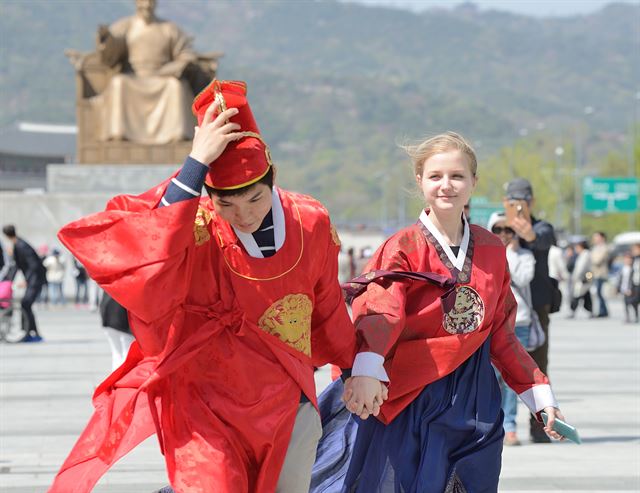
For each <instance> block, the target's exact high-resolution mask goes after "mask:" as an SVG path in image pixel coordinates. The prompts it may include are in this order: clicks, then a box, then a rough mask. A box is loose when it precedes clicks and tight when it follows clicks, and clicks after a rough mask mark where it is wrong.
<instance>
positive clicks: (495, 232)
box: [491, 226, 516, 235]
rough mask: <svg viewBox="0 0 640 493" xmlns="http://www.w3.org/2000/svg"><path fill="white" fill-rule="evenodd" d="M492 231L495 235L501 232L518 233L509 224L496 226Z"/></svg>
mask: <svg viewBox="0 0 640 493" xmlns="http://www.w3.org/2000/svg"><path fill="white" fill-rule="evenodd" d="M491 232H492V233H493V234H494V235H499V234H500V233H507V234H510V235H514V234H516V232H515V231H514V230H513V229H511V228H510V227H509V226H505V227H504V228H503V227H502V226H494V227H493V228H491Z"/></svg>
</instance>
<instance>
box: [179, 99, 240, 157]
mask: <svg viewBox="0 0 640 493" xmlns="http://www.w3.org/2000/svg"><path fill="white" fill-rule="evenodd" d="M217 109H218V105H217V104H216V103H212V104H211V105H210V106H209V108H207V111H206V112H205V114H204V118H203V119H202V123H201V125H200V126H199V127H196V128H195V136H194V137H193V145H192V147H191V153H189V156H191V157H192V158H193V159H195V160H197V161H200V162H201V163H203V164H206V165H209V164H211V163H212V162H214V161H215V160H216V159H218V157H220V155H221V154H222V153H223V152H224V150H225V149H226V147H227V145H228V144H229V142H233V141H234V140H238V139H240V138H242V132H236V130H240V125H238V124H237V123H231V122H230V121H229V119H230V118H231V117H232V116H234V115H237V114H238V109H237V108H229V109H228V110H225V111H222V112H221V113H220V114H219V115H218V116H217V117H215V119H214V118H213V115H214V113H215V112H216V110H217Z"/></svg>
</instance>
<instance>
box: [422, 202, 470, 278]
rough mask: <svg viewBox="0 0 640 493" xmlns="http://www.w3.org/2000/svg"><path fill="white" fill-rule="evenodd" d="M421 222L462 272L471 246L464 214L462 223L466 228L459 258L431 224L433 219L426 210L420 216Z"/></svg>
mask: <svg viewBox="0 0 640 493" xmlns="http://www.w3.org/2000/svg"><path fill="white" fill-rule="evenodd" d="M420 222H422V224H424V226H425V227H426V228H427V229H428V230H429V232H430V233H431V234H432V235H433V237H434V238H435V239H436V241H437V242H438V243H440V246H442V249H443V250H444V253H445V254H446V255H447V257H448V258H449V260H450V261H451V263H452V264H453V266H454V267H455V268H456V269H458V270H459V271H461V270H462V267H463V266H464V261H465V260H466V258H467V248H468V246H469V223H468V222H467V219H466V218H465V217H464V214H463V215H462V223H463V228H464V229H463V233H462V242H461V243H460V250H458V256H457V257H456V256H455V255H454V254H453V250H451V247H450V246H449V244H448V243H447V242H446V241H445V240H444V237H443V236H442V234H441V233H440V231H438V228H436V226H435V225H434V224H433V222H431V219H429V216H428V215H427V211H426V210H423V211H422V213H421V214H420Z"/></svg>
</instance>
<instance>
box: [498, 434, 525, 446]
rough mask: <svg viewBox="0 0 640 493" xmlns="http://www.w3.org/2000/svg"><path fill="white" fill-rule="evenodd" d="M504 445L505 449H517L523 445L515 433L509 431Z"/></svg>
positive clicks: (505, 435) (505, 436)
mask: <svg viewBox="0 0 640 493" xmlns="http://www.w3.org/2000/svg"><path fill="white" fill-rule="evenodd" d="M502 443H503V444H504V445H505V447H517V446H518V445H521V443H520V440H518V436H517V435H516V432H515V431H507V432H506V433H505V434H504V440H503V442H502Z"/></svg>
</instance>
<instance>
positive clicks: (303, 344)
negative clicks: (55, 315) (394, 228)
mask: <svg viewBox="0 0 640 493" xmlns="http://www.w3.org/2000/svg"><path fill="white" fill-rule="evenodd" d="M165 190H166V183H165V184H162V185H160V186H158V187H156V188H154V189H152V190H150V191H149V192H147V193H145V194H143V195H140V196H120V197H116V198H114V199H113V200H111V201H110V202H109V204H108V206H107V209H106V211H104V212H102V213H98V214H95V215H92V216H89V217H86V218H84V219H81V220H79V221H76V222H74V223H71V224H69V225H67V226H65V227H64V228H63V229H62V230H61V231H60V234H59V237H60V239H61V241H62V242H63V243H64V244H65V245H66V246H67V248H69V250H70V251H71V252H72V253H73V254H74V255H75V256H76V257H77V258H78V260H79V261H80V262H81V263H82V264H83V265H85V266H86V267H87V270H88V272H89V274H90V275H91V277H92V278H93V279H95V280H96V281H97V282H98V283H99V284H100V285H101V286H102V287H103V288H104V289H105V290H106V291H107V292H108V293H109V294H110V295H111V296H113V298H114V299H116V300H117V301H118V302H119V303H121V304H122V305H123V306H125V307H126V308H127V310H128V311H129V318H130V323H131V329H132V332H133V334H134V335H135V337H136V342H135V343H134V345H133V346H132V348H131V351H130V352H129V355H128V357H127V360H126V362H125V363H124V364H123V365H122V366H121V367H120V368H118V369H117V370H116V371H115V372H114V373H113V374H111V375H110V376H109V377H108V378H107V379H106V380H105V381H104V382H103V383H102V384H101V385H100V386H99V387H98V389H97V390H96V392H95V394H94V397H93V402H94V406H95V413H94V415H93V416H92V418H91V420H90V422H89V424H88V425H87V427H86V429H85V430H84V432H83V433H82V435H81V437H80V439H79V440H78V442H77V443H76V445H75V446H74V448H73V450H72V452H71V453H70V455H69V457H68V458H67V460H66V461H65V463H64V465H63V466H62V468H61V470H60V472H59V473H58V475H57V477H56V479H55V482H54V484H53V485H52V487H51V489H50V490H49V491H50V492H55V493H58V492H59V493H74V492H87V491H90V490H91V489H92V487H93V485H94V484H95V483H96V482H97V480H98V479H99V478H100V476H101V475H102V474H103V473H104V472H105V471H106V470H107V469H108V468H109V467H110V466H111V465H112V464H113V463H114V462H115V461H117V460H118V459H119V458H120V457H122V456H123V455H124V454H126V453H127V452H128V451H130V450H131V449H132V448H133V447H135V446H136V445H137V444H138V443H140V442H141V441H142V440H144V439H145V438H147V437H148V436H150V435H152V434H153V433H157V435H158V439H159V441H160V446H161V449H162V452H163V454H164V455H165V459H166V464H167V470H168V474H169V480H170V482H171V484H172V486H173V487H174V489H175V490H176V491H177V492H182V493H186V492H188V493H198V492H202V493H212V492H216V493H224V492H228V493H242V492H271V491H274V490H275V486H276V483H277V481H278V476H279V472H280V469H281V467H282V464H283V462H284V457H285V454H286V450H287V446H288V443H289V439H290V435H291V431H292V429H293V424H294V420H295V415H296V411H297V409H298V405H299V401H300V395H301V391H302V392H304V394H305V395H306V396H307V397H308V398H309V399H310V400H311V402H313V403H314V405H316V406H317V404H316V393H315V386H314V379H313V367H314V366H322V365H324V364H326V363H329V362H331V363H334V364H337V365H340V366H342V367H350V366H351V364H352V362H353V357H354V354H355V330H354V328H353V325H352V323H351V321H350V319H349V316H348V314H347V311H346V309H345V305H344V300H343V296H342V292H341V290H340V287H339V284H338V280H337V255H338V250H339V240H338V236H337V234H336V232H335V230H334V228H333V226H332V225H331V223H330V220H329V217H328V214H327V211H326V210H325V209H324V207H322V205H321V204H320V203H318V202H317V201H316V200H314V199H312V198H310V197H307V196H303V195H299V194H295V193H290V192H286V191H284V190H279V197H280V201H281V204H282V208H283V211H284V217H285V231H286V237H285V241H284V244H283V245H282V248H280V249H279V250H278V251H277V252H276V254H275V255H274V256H272V257H270V258H267V259H265V258H253V257H250V256H249V255H248V254H247V253H246V251H245V250H244V249H243V247H242V245H241V243H240V241H239V240H238V238H237V237H236V235H235V233H234V232H233V229H232V228H231V226H230V225H229V224H228V223H226V222H225V221H224V220H222V219H221V218H219V217H218V216H216V214H215V213H214V211H213V209H212V205H211V202H210V200H208V199H197V198H194V199H192V200H187V201H183V202H178V203H176V204H173V205H171V206H169V207H163V208H159V209H157V208H156V206H157V204H158V202H159V201H160V199H161V197H162V196H163V195H164V193H165Z"/></svg>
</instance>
